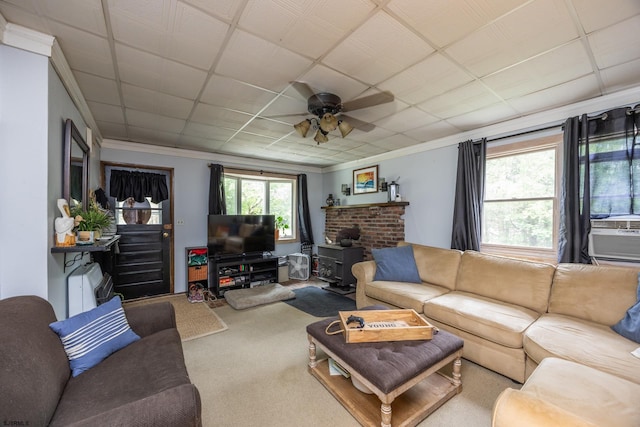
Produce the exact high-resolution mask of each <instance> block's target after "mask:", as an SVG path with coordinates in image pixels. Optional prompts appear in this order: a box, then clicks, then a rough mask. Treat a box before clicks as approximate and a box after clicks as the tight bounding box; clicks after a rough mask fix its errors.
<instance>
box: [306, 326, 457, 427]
mask: <svg viewBox="0 0 640 427" xmlns="http://www.w3.org/2000/svg"><path fill="white" fill-rule="evenodd" d="M336 319H337V317H333V318H328V319H324V320H321V321H319V322H315V323H312V324H310V325H308V326H307V335H308V339H309V370H310V372H311V374H312V375H313V376H315V377H316V378H317V379H318V380H319V381H320V382H321V383H322V384H323V385H324V386H325V387H326V388H327V389H328V390H329V391H330V392H331V393H332V394H333V396H334V397H336V399H338V401H340V402H341V403H342V405H343V406H344V407H345V408H346V409H347V410H348V411H349V412H350V413H351V414H352V415H353V416H354V417H355V418H356V419H357V420H358V421H359V422H360V423H361V424H362V425H366V426H373V425H382V426H383V427H389V426H391V425H392V424H393V425H394V426H396V425H398V426H399V425H401V426H415V425H416V424H418V423H419V422H420V421H421V420H423V419H424V418H426V417H427V416H428V415H429V414H431V413H432V412H433V411H435V410H436V409H437V408H438V407H440V406H441V405H442V404H443V403H444V402H446V401H447V400H449V399H450V398H451V397H453V396H454V395H456V394H458V393H460V392H461V391H462V382H461V377H460V367H461V357H462V347H463V341H462V340H461V339H460V338H458V337H456V336H454V335H452V334H449V333H447V332H445V331H440V332H439V333H437V334H435V335H434V337H433V339H431V340H429V341H424V340H421V341H395V342H376V343H349V344H348V343H346V341H345V338H344V336H343V335H341V334H339V335H328V334H327V333H326V332H325V329H326V327H327V326H328V325H329V324H330V323H331V322H332V321H334V320H336ZM316 347H319V348H320V349H322V350H323V351H324V352H325V353H326V354H327V355H328V356H329V357H331V358H332V359H334V360H335V361H336V362H337V363H338V364H339V365H340V366H341V367H343V368H344V369H345V370H347V371H348V372H349V374H350V375H351V378H352V380H349V379H347V378H345V377H344V376H342V375H337V376H336V375H331V374H330V372H329V366H328V365H329V363H328V361H327V360H326V359H324V360H322V361H318V360H316ZM450 363H451V364H452V365H453V374H452V378H450V377H448V376H446V375H444V374H442V373H440V372H437V371H438V370H440V369H442V368H443V367H444V366H446V365H448V364H450ZM352 381H353V384H357V385H358V387H359V388H360V389H363V390H367V389H368V391H370V392H371V393H372V394H366V393H363V392H361V391H359V390H358V389H356V387H354V385H353V384H352ZM394 401H395V402H394ZM392 402H394V412H393V417H392V411H391V403H392ZM378 408H379V409H378ZM378 414H379V415H378Z"/></svg>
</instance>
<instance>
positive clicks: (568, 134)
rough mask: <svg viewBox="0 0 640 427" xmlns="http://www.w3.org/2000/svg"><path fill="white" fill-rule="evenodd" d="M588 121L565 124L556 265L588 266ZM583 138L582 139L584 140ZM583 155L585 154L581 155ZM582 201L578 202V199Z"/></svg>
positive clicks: (570, 121) (589, 193) (578, 118)
mask: <svg viewBox="0 0 640 427" xmlns="http://www.w3.org/2000/svg"><path fill="white" fill-rule="evenodd" d="M588 122H589V121H588V118H587V115H586V114H584V115H583V116H582V119H580V117H570V118H568V119H567V121H566V122H565V124H564V139H563V153H564V154H563V157H564V160H563V165H562V171H563V174H562V188H561V192H560V229H559V241H558V262H572V263H583V264H590V263H591V261H590V259H589V250H588V245H589V240H588V238H589V230H590V222H589V219H590V215H591V210H590V205H591V201H590V195H591V191H590V189H589V184H590V183H589V180H588V179H584V176H585V174H586V176H589V175H588V172H589V162H588V161H587V162H585V164H584V168H585V169H584V170H581V169H582V168H581V163H582V162H583V161H584V159H588V156H589V143H588V142H589V136H588ZM583 135H584V137H583ZM582 151H584V153H582ZM582 195H584V198H582V199H581V196H582Z"/></svg>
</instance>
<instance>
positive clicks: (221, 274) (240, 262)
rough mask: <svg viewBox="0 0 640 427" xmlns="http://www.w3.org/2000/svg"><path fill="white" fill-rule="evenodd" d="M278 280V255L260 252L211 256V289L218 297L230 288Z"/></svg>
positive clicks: (248, 286)
mask: <svg viewBox="0 0 640 427" xmlns="http://www.w3.org/2000/svg"><path fill="white" fill-rule="evenodd" d="M277 281H278V257H275V256H262V255H259V254H256V255H251V254H248V255H247V256H243V255H238V256H230V257H223V258H219V257H210V258H209V290H210V291H211V292H212V293H214V294H215V295H216V296H218V297H224V293H225V292H226V291H228V290H230V289H242V288H252V287H254V286H260V285H265V284H267V283H275V282H277Z"/></svg>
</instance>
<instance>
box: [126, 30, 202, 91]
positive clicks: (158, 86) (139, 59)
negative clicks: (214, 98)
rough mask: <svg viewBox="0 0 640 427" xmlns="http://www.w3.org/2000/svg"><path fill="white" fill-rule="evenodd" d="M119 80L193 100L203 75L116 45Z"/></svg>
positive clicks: (200, 85) (147, 54)
mask: <svg viewBox="0 0 640 427" xmlns="http://www.w3.org/2000/svg"><path fill="white" fill-rule="evenodd" d="M116 56H117V60H118V68H119V69H120V79H121V80H122V81H123V82H125V83H129V84H132V85H136V86H140V87H144V88H147V89H151V90H155V91H158V92H162V93H166V94H169V95H175V96H180V97H183V98H188V99H196V96H197V95H198V93H199V92H200V89H201V88H202V86H203V85H204V81H205V79H206V77H207V73H206V72H204V71H201V70H197V69H195V68H193V67H189V66H186V65H183V64H180V63H178V62H174V61H169V60H167V59H164V58H161V57H159V56H156V55H152V54H150V53H146V52H142V51H140V50H137V49H133V48H130V47H128V46H124V45H122V44H119V43H117V44H116Z"/></svg>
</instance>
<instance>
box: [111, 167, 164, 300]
mask: <svg viewBox="0 0 640 427" xmlns="http://www.w3.org/2000/svg"><path fill="white" fill-rule="evenodd" d="M112 170H135V171H139V172H149V173H155V174H164V175H165V176H166V179H167V187H168V188H169V191H171V188H172V186H171V179H172V171H170V170H159V169H145V168H140V167H135V168H131V167H126V166H116V165H105V167H104V171H105V186H106V193H107V194H110V191H109V181H110V178H111V171H112ZM171 199H172V198H171V194H170V195H169V199H168V200H164V201H162V202H160V203H158V204H155V203H153V202H151V200H150V198H149V197H147V199H146V200H145V201H144V202H142V203H139V202H136V201H135V200H133V198H129V199H126V200H116V199H115V198H113V197H109V204H110V206H111V210H112V211H113V213H114V216H115V218H116V224H117V234H119V235H120V240H119V243H118V247H119V253H118V254H117V255H116V262H115V268H114V274H113V282H114V288H115V291H116V292H119V293H121V294H123V295H124V297H125V299H132V298H140V297H145V296H152V295H160V294H168V293H172V292H173V286H172V279H171V265H172V259H171V254H172V252H173V251H172V250H171V249H172V248H171V246H172V231H173V226H172V224H171Z"/></svg>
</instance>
